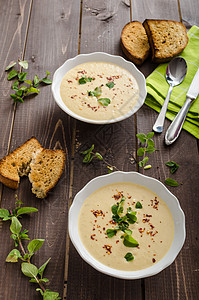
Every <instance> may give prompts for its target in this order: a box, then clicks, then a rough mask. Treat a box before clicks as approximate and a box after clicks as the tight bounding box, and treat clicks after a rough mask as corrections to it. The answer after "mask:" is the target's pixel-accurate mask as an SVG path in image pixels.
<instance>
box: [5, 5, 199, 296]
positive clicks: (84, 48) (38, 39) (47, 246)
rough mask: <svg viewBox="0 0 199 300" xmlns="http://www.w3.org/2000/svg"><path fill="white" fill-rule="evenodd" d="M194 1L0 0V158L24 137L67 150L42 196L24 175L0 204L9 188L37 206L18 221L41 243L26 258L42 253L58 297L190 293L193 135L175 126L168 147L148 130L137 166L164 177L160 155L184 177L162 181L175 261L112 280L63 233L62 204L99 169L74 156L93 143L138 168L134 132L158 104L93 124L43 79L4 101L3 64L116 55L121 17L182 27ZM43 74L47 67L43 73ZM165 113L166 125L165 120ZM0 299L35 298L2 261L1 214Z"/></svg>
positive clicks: (194, 286) (196, 12)
mask: <svg viewBox="0 0 199 300" xmlns="http://www.w3.org/2000/svg"><path fill="white" fill-rule="evenodd" d="M198 16H199V9H198V0H189V1H186V0H167V1H164V0H159V1H157V0H150V1H145V0H139V1H136V0H131V1H130V0H124V1H120V0H101V1H99V0H82V1H80V0H79V1H78V0H73V1H70V0H63V1H61V0H57V1H55V0H40V1H39V0H35V1H33V0H7V1H5V0H0V25H1V31H0V41H1V49H0V53H1V55H0V63H1V71H0V72H1V77H0V91H1V93H0V103H1V110H0V117H1V131H0V141H1V143H0V157H3V156H5V155H6V154H8V153H9V152H10V151H12V150H14V149H15V148H16V147H18V146H19V145H21V144H23V143H24V142H25V141H26V140H27V139H29V138H30V137H31V136H35V137H36V138H37V139H38V140H39V142H40V143H41V144H42V145H43V146H44V147H46V148H62V149H64V150H65V151H66V164H65V169H64V173H63V175H62V177H61V179H60V181H59V183H58V185H57V186H56V187H55V188H54V190H53V191H52V192H51V193H50V194H49V196H48V197H47V198H46V199H45V200H42V201H41V200H38V199H36V197H35V196H34V195H33V194H32V193H31V185H30V183H29V181H28V179H27V178H24V179H22V180H21V183H20V187H19V188H18V190H17V191H14V190H11V189H9V188H7V187H5V186H3V185H2V184H1V185H0V200H1V207H2V208H13V207H14V205H15V194H16V193H17V195H18V197H19V199H21V200H22V201H23V203H24V205H26V206H34V207H37V208H38V210H39V212H38V213H36V214H34V215H31V216H26V217H24V218H23V220H22V222H23V226H24V227H25V228H28V229H29V235H30V237H31V238H32V239H33V238H44V239H45V243H44V244H43V246H42V248H41V249H40V250H39V251H38V252H37V254H36V255H35V257H34V259H33V262H34V263H35V264H36V265H38V266H40V265H41V264H43V263H44V262H45V261H46V260H47V258H49V257H51V261H50V263H49V265H48V267H47V270H46V277H47V278H49V280H50V282H49V284H47V285H46V287H47V288H49V289H51V290H53V291H57V292H59V293H60V295H61V297H63V299H70V300H76V299H86V300H89V299H105V300H106V299H111V300H116V299H118V300H119V299H139V300H144V299H154V300H157V299H179V300H183V299H189V300H190V299H193V300H196V299H199V289H198V284H199V275H198V274H199V259H198V257H199V256H198V249H199V242H198V228H199V202H198V194H199V184H198V167H199V164H198V141H197V140H196V139H195V138H194V137H193V136H191V135H190V134H188V133H187V132H185V131H184V130H183V131H182V133H181V135H180V137H179V138H178V140H177V141H176V142H175V143H174V144H173V145H171V146H169V147H168V146H165V145H164V134H161V135H159V134H155V135H154V141H155V145H156V148H158V149H159V151H157V152H156V153H154V154H152V155H151V156H150V163H151V164H152V168H151V169H150V170H147V171H145V174H146V175H148V176H152V177H154V178H157V179H159V180H160V181H161V182H164V180H165V178H167V177H169V169H168V167H166V166H165V164H164V163H165V162H167V161H170V160H173V161H176V162H177V163H178V164H179V165H180V169H179V170H178V172H177V173H176V174H175V175H174V176H173V178H174V179H176V180H177V181H178V182H182V183H183V184H182V185H180V186H179V187H177V188H172V187H169V190H170V191H171V192H172V193H173V194H174V195H175V196H176V197H177V198H178V199H179V201H180V204H181V207H182V209H183V210H184V212H185V217H186V241H185V244H184V246H183V249H182V251H181V252H180V254H179V255H178V257H177V259H176V260H175V261H174V263H173V264H172V265H171V266H169V267H168V268H166V269H165V270H164V271H162V272H161V273H159V274H158V275H156V276H153V277H149V278H146V279H140V280H129V281H128V280H121V279H116V278H112V277H109V276H106V275H103V274H101V273H99V272H98V271H96V270H95V269H93V268H92V267H91V266H89V265H88V264H87V263H85V262H84V261H83V260H82V259H81V258H80V256H79V255H78V253H77V252H76V250H75V248H74V247H73V245H72V244H71V242H70V240H69V236H68V210H69V207H70V204H71V203H72V200H73V197H74V196H75V194H76V193H77V192H78V191H79V190H80V189H81V188H82V187H83V186H84V185H85V184H86V183H87V182H88V181H89V180H91V179H92V178H94V177H95V176H99V175H102V174H105V173H107V168H106V166H105V164H104V163H103V162H100V161H95V162H93V163H91V164H89V165H83V164H82V155H81V154H80V152H81V151H82V149H85V148H86V147H89V146H91V145H92V144H95V149H96V150H97V151H99V152H100V153H101V154H102V155H103V156H104V157H105V158H106V160H108V161H109V162H110V163H111V164H113V165H116V166H117V168H118V169H120V170H123V171H138V172H142V170H139V167H138V164H137V163H135V162H134V161H133V160H132V157H135V158H136V150H137V148H138V147H139V143H138V140H137V138H136V133H139V132H143V133H147V132H149V131H151V130H152V126H153V123H154V121H155V119H156V117H157V113H156V112H154V111H153V110H152V109H150V108H149V107H147V106H146V105H144V106H143V107H142V108H141V109H140V110H139V111H138V112H137V113H136V115H134V116H132V117H130V118H129V119H127V120H125V121H122V122H120V123H116V124H112V125H105V126H96V125H91V124H86V123H82V122H80V121H76V120H74V119H73V118H71V117H69V116H68V115H66V114H65V113H64V112H63V111H61V109H60V108H59V107H58V106H57V105H56V103H55V101H54V100H53V96H52V93H51V88H50V86H46V87H41V91H40V94H39V95H38V96H36V97H29V98H28V99H27V100H25V101H24V103H19V104H17V105H16V104H13V101H12V99H11V98H10V96H9V95H10V94H11V83H10V82H8V81H7V79H6V77H7V76H6V73H5V71H4V70H5V68H6V66H7V65H8V64H9V63H10V61H12V60H17V59H18V58H20V59H26V60H28V61H29V71H28V72H29V77H31V76H34V75H35V74H38V75H39V76H42V75H44V74H45V72H46V70H48V71H49V72H50V73H51V74H53V73H54V72H55V70H56V69H57V68H58V67H59V66H60V65H62V64H63V62H64V61H66V60H67V59H68V58H71V57H74V56H76V55H77V54H79V53H89V52H94V51H104V52H107V53H111V54H115V55H121V56H123V54H122V51H121V48H120V33H121V30H122V28H123V26H124V25H125V24H126V23H128V22H129V21H130V20H138V21H141V22H142V21H144V19H146V18H148V19H149V18H150V19H152V18H156V19H158V18H159V19H172V20H177V21H182V22H183V23H184V24H185V25H186V27H187V29H189V28H190V27H191V26H192V25H194V24H195V25H199V17H198ZM155 67H156V65H155V64H153V63H151V61H150V59H148V60H147V61H146V62H145V63H144V64H143V65H142V66H141V67H140V68H139V69H140V70H141V72H143V74H144V75H145V76H148V75H149V74H150V73H151V72H152V71H153V70H154V68H155ZM51 77H52V75H51ZM169 123H170V122H169V121H168V120H166V127H168V125H169ZM0 240H1V243H0V299H4V300H13V299H16V300H19V299H20V300H21V299H29V300H31V299H41V296H40V295H39V293H38V292H36V291H35V287H36V285H35V284H33V283H29V280H28V278H27V277H25V276H24V275H23V274H22V273H21V270H20V264H19V263H18V264H11V263H6V262H5V259H6V256H7V254H8V253H9V252H10V251H11V249H13V246H14V245H13V240H12V239H10V230H9V225H8V222H0Z"/></svg>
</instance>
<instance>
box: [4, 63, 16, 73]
mask: <svg viewBox="0 0 199 300" xmlns="http://www.w3.org/2000/svg"><path fill="white" fill-rule="evenodd" d="M15 65H16V62H15V61H12V62H10V63H9V65H8V66H7V67H6V69H5V71H8V70H10V69H11V68H12V67H14V66H15Z"/></svg>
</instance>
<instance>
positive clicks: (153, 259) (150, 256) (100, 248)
mask: <svg viewBox="0 0 199 300" xmlns="http://www.w3.org/2000/svg"><path fill="white" fill-rule="evenodd" d="M121 207H122V208H121ZM136 207H137V208H136ZM118 209H119V210H118ZM116 211H118V213H119V217H120V220H121V219H122V218H123V217H124V218H123V222H120V223H119V222H117V221H118V219H117V217H116V215H117V214H116ZM127 216H128V218H127ZM132 217H133V218H132ZM136 218H137V220H136ZM132 220H133V222H135V223H133V222H132ZM130 222H131V223H130ZM132 223H133V224H132ZM125 226H126V230H127V231H126V232H127V233H128V234H127V233H126V232H124V230H123V231H122V230H121V229H124V227H125ZM119 228H120V229H119ZM129 229H130V231H129ZM78 231H79V235H80V239H81V241H82V243H83V244H84V246H85V247H86V249H87V250H88V252H89V253H90V254H91V255H92V256H93V257H94V258H95V259H96V260H98V261H99V262H101V263H103V264H104V265H106V266H109V267H111V268H114V269H118V270H126V271H135V270H141V269H145V268H148V267H150V266H152V265H154V264H155V263H157V262H158V261H160V260H161V259H162V258H163V257H164V256H165V255H166V253H167V252H168V250H169V248H170V247H171V244H172V242H173V238H174V222H173V218H172V215H171V212H170V210H169V208H168V206H167V205H166V203H165V202H164V201H163V200H162V199H160V198H159V197H158V196H157V195H156V194H155V193H153V192H152V191H151V190H148V189H146V188H144V187H142V186H139V185H136V184H132V183H115V184H110V185H107V186H104V187H102V188H100V189H98V190H96V191H95V192H94V193H93V194H91V195H90V196H89V197H88V198H87V199H86V200H85V202H84V204H83V206H82V208H81V210H80V213H79V217H78ZM110 236H112V237H110ZM129 237H130V238H129ZM129 239H130V242H131V243H130V245H131V246H132V245H133V247H129V244H128V241H129ZM132 239H133V240H132ZM132 241H134V243H133V244H132ZM135 242H137V244H136V243H135ZM124 243H125V244H124ZM127 253H128V254H127ZM125 257H126V258H125Z"/></svg>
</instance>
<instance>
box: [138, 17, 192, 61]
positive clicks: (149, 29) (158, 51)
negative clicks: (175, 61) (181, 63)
mask: <svg viewBox="0 0 199 300" xmlns="http://www.w3.org/2000/svg"><path fill="white" fill-rule="evenodd" d="M143 26H144V28H145V30H146V33H147V35H148V39H149V43H150V46H151V50H152V60H153V61H154V62H157V63H163V62H167V61H170V60H171V59H172V58H173V57H175V56H177V55H178V54H180V52H182V50H183V49H184V48H185V47H186V45H187V43H188V36H187V31H186V27H185V26H184V24H182V23H181V22H177V21H170V20H145V21H144V23H143Z"/></svg>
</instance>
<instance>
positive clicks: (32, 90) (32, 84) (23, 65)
mask: <svg viewBox="0 0 199 300" xmlns="http://www.w3.org/2000/svg"><path fill="white" fill-rule="evenodd" d="M18 64H19V70H18V71H17V70H14V69H13V70H11V71H10V72H9V74H8V77H7V79H8V80H11V79H13V78H15V77H17V79H18V80H16V81H15V82H14V83H13V85H12V89H13V90H14V91H15V92H16V93H15V94H11V95H10V97H11V98H12V99H13V100H14V102H15V103H16V102H21V103H23V100H24V98H25V97H26V96H28V95H30V94H39V92H40V90H39V89H37V87H38V85H39V84H42V83H44V84H51V83H52V80H50V79H49V78H48V76H49V75H50V73H49V72H48V71H47V72H46V76H45V77H44V78H42V79H41V80H39V77H38V75H35V77H34V80H33V81H31V80H26V77H27V72H22V69H26V70H27V69H28V62H27V61H26V60H24V61H22V60H20V59H19V61H18ZM15 65H16V62H12V63H10V64H9V65H8V66H7V68H6V69H5V70H6V71H8V70H10V69H11V68H13V67H14V66H15ZM22 83H26V84H27V85H28V86H25V85H21V84H22Z"/></svg>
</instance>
